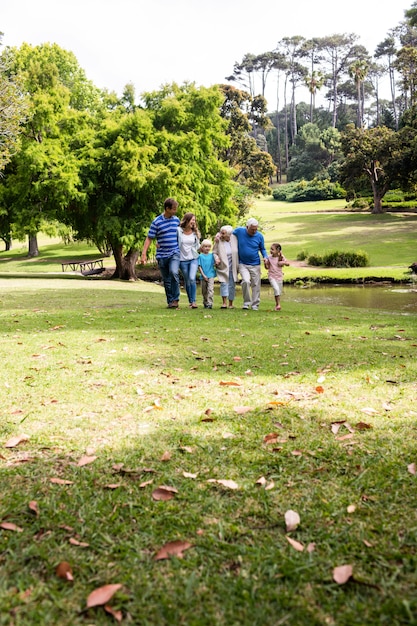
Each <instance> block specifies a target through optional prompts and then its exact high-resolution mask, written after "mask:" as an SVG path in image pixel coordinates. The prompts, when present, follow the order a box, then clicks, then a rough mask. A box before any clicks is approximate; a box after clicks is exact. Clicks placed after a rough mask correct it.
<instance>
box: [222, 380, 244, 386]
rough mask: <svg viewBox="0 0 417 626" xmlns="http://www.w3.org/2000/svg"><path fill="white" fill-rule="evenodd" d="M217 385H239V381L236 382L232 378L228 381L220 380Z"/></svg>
mask: <svg viewBox="0 0 417 626" xmlns="http://www.w3.org/2000/svg"><path fill="white" fill-rule="evenodd" d="M219 385H221V386H222V387H241V383H237V382H235V381H233V380H230V381H225V380H221V381H220V383H219Z"/></svg>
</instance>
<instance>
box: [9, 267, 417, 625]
mask: <svg viewBox="0 0 417 626" xmlns="http://www.w3.org/2000/svg"><path fill="white" fill-rule="evenodd" d="M217 300H218V297H217ZM199 301H201V296H200V295H199ZM219 305H220V302H219V301H216V308H215V309H213V310H212V311H210V312H208V311H206V310H204V309H203V308H202V307H201V308H199V309H197V310H196V311H191V310H189V309H188V307H186V306H182V307H181V308H180V309H179V310H178V311H173V310H167V309H166V308H165V298H164V296H163V292H162V289H161V288H160V287H158V286H156V285H150V284H144V283H141V282H138V283H134V284H132V283H126V284H125V283H122V282H110V281H97V280H95V281H91V280H76V281H73V280H63V279H58V278H56V279H55V280H42V279H37V278H32V279H30V278H20V279H13V278H10V277H9V278H0V321H1V328H2V336H1V346H2V348H1V349H2V368H1V371H0V390H1V396H0V398H1V420H0V445H1V452H0V466H1V472H2V494H1V498H0V566H1V573H2V576H1V577H0V603H1V607H2V610H1V612H0V624H1V625H3V624H4V625H7V626H9V625H10V624H13V625H15V626H27V625H29V624H30V625H31V626H33V625H39V626H43V625H45V624H59V625H60V626H78V625H91V624H95V625H96V626H99V625H104V624H109V623H112V622H113V623H115V619H114V618H113V617H112V616H111V615H110V614H109V613H107V612H106V611H105V609H104V607H103V606H98V607H96V608H90V609H86V602H87V597H88V596H89V594H90V593H91V592H92V591H94V590H95V589H97V588H100V587H102V586H104V585H112V584H119V585H121V587H120V588H119V589H118V590H117V592H116V593H115V595H114V596H113V598H112V599H111V600H109V602H108V604H109V605H110V606H111V609H108V610H112V611H113V612H114V614H115V616H116V618H117V619H119V617H120V619H122V623H126V624H141V625H144V626H151V625H152V626H154V625H171V624H187V626H188V625H195V626H197V625H198V626H200V625H202V626H205V625H207V626H212V625H213V624H216V625H225V626H229V625H230V626H231V625H237V624H239V625H245V626H246V625H247V626H254V625H257V626H277V625H278V624H296V625H299V624H300V625H304V624H308V625H309V626H310V625H313V626H323V624H330V625H333V624H334V625H337V626H351V625H355V624H357V625H360V626H363V625H364V624H369V625H376V624H378V625H379V624H387V626H388V625H389V626H397V625H398V626H399V625H403V624H413V623H416V615H417V595H416V591H417V573H416V572H417V515H416V511H417V496H416V480H417V476H416V475H415V465H414V464H416V463H417V452H416V445H415V439H416V419H417V409H416V406H415V398H416V392H417V383H416V380H417V359H416V354H417V325H416V319H415V316H414V317H413V316H403V315H400V314H396V313H392V312H391V313H386V312H384V311H383V310H378V311H366V310H356V309H355V310H353V309H347V308H344V307H332V306H326V309H325V311H323V309H322V307H317V306H314V305H303V307H302V308H300V305H298V304H296V303H290V302H287V303H285V307H284V308H283V310H282V312H281V313H276V312H275V311H273V310H272V303H271V302H266V301H265V302H262V303H261V309H260V310H259V311H257V312H254V311H249V312H245V311H242V310H241V309H235V310H228V311H221V310H220V309H219V308H218V306H219ZM23 435H24V436H25V437H24V438H23V440H22V441H21V442H20V443H19V444H17V445H15V446H13V447H6V444H8V442H10V439H11V438H12V437H19V436H23ZM11 443H14V442H13V441H12V442H11ZM9 445H10V443H9ZM62 481H67V482H66V483H64V482H62ZM219 481H233V482H226V483H224V484H223V483H222V482H219ZM164 486H165V487H168V488H170V489H171V491H170V490H169V489H168V490H166V489H165V490H164V489H162V490H159V491H156V490H157V488H159V487H164ZM172 490H174V491H172ZM158 494H159V495H158ZM160 494H162V496H163V497H166V498H169V497H171V496H173V497H171V499H167V500H157V499H155V498H157V497H160ZM289 510H293V511H296V512H297V513H298V515H299V517H300V523H299V525H298V526H297V528H295V529H294V530H288V529H287V528H286V523H285V513H286V512H287V511H289ZM289 540H292V541H296V542H298V543H296V544H294V543H293V544H291V543H290V541H289ZM173 541H181V542H187V543H186V544H185V547H184V551H183V554H182V558H179V557H177V556H172V557H171V558H169V559H164V560H156V559H155V556H156V555H157V554H158V552H159V550H160V549H161V548H162V547H163V546H164V545H165V544H167V543H168V542H173ZM188 544H190V547H189V548H188V549H186V548H187V546H188ZM300 544H301V545H300ZM302 548H303V549H302ZM62 562H67V563H68V564H69V566H70V567H71V570H72V575H73V581H68V580H65V579H63V578H60V577H58V576H57V574H56V567H57V565H59V564H60V563H62ZM343 565H350V566H352V568H353V570H352V571H353V575H352V576H351V577H350V578H349V580H348V581H347V582H346V583H344V584H340V583H337V582H335V580H334V574H333V572H334V568H336V567H339V566H343ZM117 611H120V612H121V615H120V616H119V614H118V613H117Z"/></svg>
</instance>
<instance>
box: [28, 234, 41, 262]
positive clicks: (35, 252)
mask: <svg viewBox="0 0 417 626" xmlns="http://www.w3.org/2000/svg"><path fill="white" fill-rule="evenodd" d="M35 256H39V248H38V237H37V235H29V250H28V257H30V258H32V257H35Z"/></svg>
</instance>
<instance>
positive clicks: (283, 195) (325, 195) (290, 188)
mask: <svg viewBox="0 0 417 626" xmlns="http://www.w3.org/2000/svg"><path fill="white" fill-rule="evenodd" d="M272 195H273V197H274V200H280V201H281V202H308V201H310V202H311V201H316V200H337V199H340V198H345V197H346V191H345V190H344V189H343V188H342V187H341V186H340V185H339V183H332V182H330V181H329V180H327V179H326V180H320V179H318V178H315V179H314V180H310V181H305V180H300V181H298V182H292V183H287V184H285V185H280V186H279V187H278V188H277V189H274V191H273V192H272Z"/></svg>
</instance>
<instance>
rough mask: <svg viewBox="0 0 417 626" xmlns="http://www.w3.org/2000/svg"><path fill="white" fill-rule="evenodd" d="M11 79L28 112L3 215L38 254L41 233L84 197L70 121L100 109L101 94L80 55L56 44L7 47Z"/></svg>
mask: <svg viewBox="0 0 417 626" xmlns="http://www.w3.org/2000/svg"><path fill="white" fill-rule="evenodd" d="M4 54H5V55H7V59H8V70H7V71H8V73H9V75H16V76H17V77H18V79H19V82H20V85H21V89H22V90H23V91H24V93H26V94H27V100H28V110H27V115H26V120H25V123H24V125H23V127H22V135H21V143H20V149H19V152H18V153H16V154H15V155H14V156H13V158H12V159H11V161H10V162H9V164H8V166H7V167H6V170H5V173H4V178H3V179H2V181H0V184H1V185H2V187H3V189H2V192H1V194H0V198H1V200H2V202H3V204H2V208H3V210H7V212H8V219H9V222H10V223H11V224H13V225H14V229H15V231H16V233H17V234H18V236H20V237H22V236H24V235H26V236H27V237H28V240H29V255H30V256H36V255H37V254H38V245H37V233H38V232H39V230H40V229H41V228H42V226H43V224H44V223H45V220H46V221H52V220H54V219H56V218H57V214H58V213H59V211H61V210H62V208H63V207H64V206H66V205H67V204H68V202H70V201H71V200H73V199H76V198H77V197H78V194H79V193H80V191H79V181H78V163H77V159H76V158H75V156H74V154H73V153H71V151H70V150H69V142H70V139H71V137H70V136H69V135H68V134H66V133H65V124H64V122H65V120H66V118H67V117H68V116H69V115H71V113H72V112H74V111H82V110H89V111H92V110H93V109H94V108H95V107H97V106H98V105H99V102H100V98H99V92H98V90H97V89H96V88H95V87H94V86H93V85H92V83H91V82H90V81H88V80H87V78H86V76H85V73H84V71H83V70H82V69H81V68H80V67H79V65H78V62H77V59H76V58H75V56H74V55H73V54H72V53H71V52H68V51H66V50H63V49H62V48H60V47H59V46H57V45H56V44H42V45H40V46H30V45H29V44H23V45H22V46H21V47H20V48H19V49H17V48H6V50H5V51H4Z"/></svg>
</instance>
